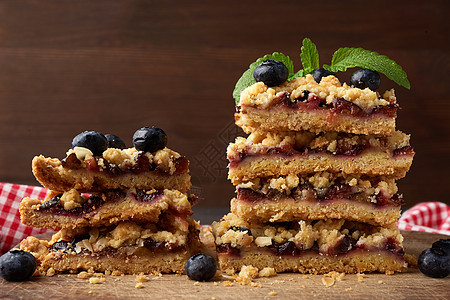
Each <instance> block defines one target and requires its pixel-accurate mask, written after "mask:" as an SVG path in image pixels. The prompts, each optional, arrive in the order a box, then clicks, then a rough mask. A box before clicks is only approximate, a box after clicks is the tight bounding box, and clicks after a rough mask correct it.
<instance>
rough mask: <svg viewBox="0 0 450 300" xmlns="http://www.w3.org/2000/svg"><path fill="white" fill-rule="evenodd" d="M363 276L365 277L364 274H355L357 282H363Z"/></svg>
mask: <svg viewBox="0 0 450 300" xmlns="http://www.w3.org/2000/svg"><path fill="white" fill-rule="evenodd" d="M364 276H366V274H364V273H356V278H358V281H359V282H361V281H363V279H364Z"/></svg>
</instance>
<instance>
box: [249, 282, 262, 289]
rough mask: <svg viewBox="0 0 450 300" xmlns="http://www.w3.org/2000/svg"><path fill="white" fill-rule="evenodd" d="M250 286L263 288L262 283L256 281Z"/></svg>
mask: <svg viewBox="0 0 450 300" xmlns="http://www.w3.org/2000/svg"><path fill="white" fill-rule="evenodd" d="M250 286H252V287H259V288H262V285H261V283H256V282H250Z"/></svg>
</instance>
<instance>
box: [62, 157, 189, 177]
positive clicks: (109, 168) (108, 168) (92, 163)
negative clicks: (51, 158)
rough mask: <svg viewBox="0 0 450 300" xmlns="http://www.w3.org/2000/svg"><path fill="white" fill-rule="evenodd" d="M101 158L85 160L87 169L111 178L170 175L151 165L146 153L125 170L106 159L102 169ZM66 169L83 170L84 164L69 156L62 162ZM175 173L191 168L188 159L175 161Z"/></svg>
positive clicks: (159, 167) (153, 164)
mask: <svg viewBox="0 0 450 300" xmlns="http://www.w3.org/2000/svg"><path fill="white" fill-rule="evenodd" d="M100 158H101V157H99V156H95V157H92V158H89V159H86V160H85V163H86V168H87V169H88V170H89V171H93V172H102V173H105V174H108V175H109V176H111V177H114V176H120V175H124V174H130V173H131V174H140V173H144V172H156V173H159V174H162V175H164V174H168V172H167V171H166V170H164V169H163V168H162V167H161V166H160V165H158V164H155V163H150V161H149V159H148V157H147V156H146V155H145V153H143V152H141V153H139V154H138V155H137V157H136V160H135V162H134V164H133V165H131V166H129V167H126V168H124V169H122V168H119V167H118V166H117V165H115V164H111V163H109V162H108V161H107V160H106V159H103V166H104V167H102V168H101V169H100V167H99V164H98V160H99V159H100ZM61 164H62V166H63V167H64V168H67V169H73V170H77V169H81V168H82V167H83V165H82V162H81V161H80V160H79V159H78V158H77V156H76V155H75V153H71V154H69V155H68V156H67V157H66V158H64V159H63V160H62V161H61ZM174 165H175V172H174V175H178V174H182V173H185V172H186V171H187V169H188V166H189V161H188V159H187V158H186V157H184V156H181V157H179V158H177V159H175V160H174Z"/></svg>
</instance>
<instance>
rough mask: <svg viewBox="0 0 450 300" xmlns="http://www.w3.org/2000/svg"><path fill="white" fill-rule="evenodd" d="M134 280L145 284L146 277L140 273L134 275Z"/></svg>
mask: <svg viewBox="0 0 450 300" xmlns="http://www.w3.org/2000/svg"><path fill="white" fill-rule="evenodd" d="M135 280H136V281H139V282H146V281H148V277H147V276H145V274H144V273H140V274H139V275H136V277H135Z"/></svg>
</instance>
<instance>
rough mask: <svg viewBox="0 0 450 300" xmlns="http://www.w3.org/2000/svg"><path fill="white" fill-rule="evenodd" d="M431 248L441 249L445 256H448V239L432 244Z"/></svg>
mask: <svg viewBox="0 0 450 300" xmlns="http://www.w3.org/2000/svg"><path fill="white" fill-rule="evenodd" d="M431 248H436V249H441V250H442V251H444V252H445V253H446V254H447V255H450V239H445V240H444V239H440V240H439V241H437V242H434V243H433V245H432V246H431Z"/></svg>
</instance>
